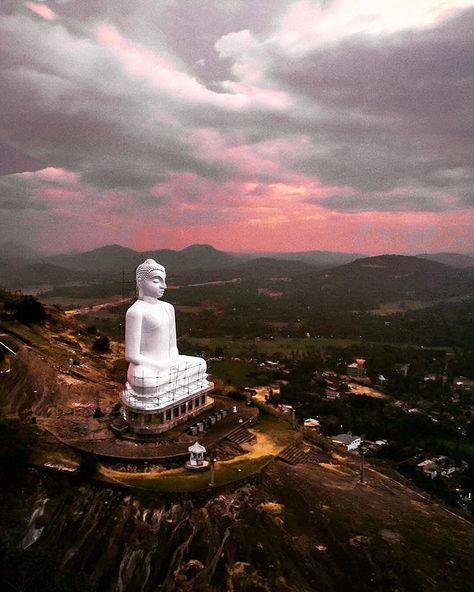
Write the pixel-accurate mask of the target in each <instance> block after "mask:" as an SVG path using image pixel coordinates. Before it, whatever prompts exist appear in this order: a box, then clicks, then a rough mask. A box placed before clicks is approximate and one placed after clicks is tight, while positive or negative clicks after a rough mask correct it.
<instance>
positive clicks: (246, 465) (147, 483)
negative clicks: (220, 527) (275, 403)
mask: <svg viewBox="0 0 474 592" xmlns="http://www.w3.org/2000/svg"><path fill="white" fill-rule="evenodd" d="M250 431H251V432H252V433H253V434H254V435H255V436H256V438H257V441H256V443H255V444H253V445H246V446H245V449H246V454H243V455H241V456H238V457H236V458H233V459H231V460H227V461H221V462H219V461H218V462H217V463H216V470H215V485H216V487H218V486H222V485H227V484H228V483H232V482H234V481H239V480H241V479H245V478H246V477H249V476H251V475H253V474H255V473H257V472H258V471H260V470H261V469H262V468H263V467H265V466H266V465H267V464H268V463H269V462H270V461H271V460H272V459H273V458H275V456H277V455H278V454H279V452H281V450H283V449H284V448H286V447H287V446H289V445H290V444H291V443H292V442H293V440H294V434H295V432H294V430H292V429H291V427H290V425H289V423H288V422H287V421H285V420H284V419H281V418H279V417H273V416H263V417H262V416H261V417H260V418H259V419H258V421H257V422H256V423H255V424H254V426H253V427H252V428H251V429H250ZM99 475H100V477H102V478H103V479H105V480H107V481H110V482H112V483H117V484H122V485H125V486H128V487H134V488H137V489H144V490H148V491H155V492H163V493H170V492H176V493H178V492H189V491H199V490H202V489H207V488H208V487H209V479H210V471H203V472H202V473H192V472H190V471H187V470H186V469H185V468H184V467H183V468H180V469H172V470H169V471H163V472H160V473H122V472H119V471H114V470H112V469H110V468H108V467H100V471H99Z"/></svg>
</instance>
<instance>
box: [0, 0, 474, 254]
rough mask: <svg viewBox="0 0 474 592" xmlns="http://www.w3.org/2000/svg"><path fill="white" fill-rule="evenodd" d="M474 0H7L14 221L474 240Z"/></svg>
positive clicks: (6, 154)
mask: <svg viewBox="0 0 474 592" xmlns="http://www.w3.org/2000/svg"><path fill="white" fill-rule="evenodd" d="M473 28H474V3H473V2H468V1H466V0H446V1H433V0H420V1H419V2H417V3H415V4H414V3H413V2H408V1H406V0H398V1H397V2H395V1H394V0H387V1H386V2H384V3H378V2H375V1H374V0H358V1H354V0H333V1H332V2H322V1H321V2H317V1H316V0H313V1H310V0H301V1H296V2H294V1H289V0H287V1H284V0H277V1H275V0H272V1H271V2H270V1H269V0H262V1H261V2H258V3H255V2H252V1H250V0H248V1H247V0H245V1H244V0H242V1H240V2H222V1H220V2H218V1H217V0H216V1H215V2H214V1H210V2H206V3H189V2H185V1H179V0H178V1H176V2H175V1H173V2H172V1H169V2H159V3H157V2H156V1H155V0H141V1H140V2H136V3H133V4H128V5H127V6H126V10H125V5H124V3H123V2H120V1H119V0H111V1H109V2H107V3H97V2H94V1H92V0H81V1H80V2H79V1H78V0H70V1H68V2H64V1H61V2H59V1H53V0H50V1H48V2H23V3H21V2H9V1H7V2H5V3H3V4H2V6H1V7H0V30H1V37H0V52H1V65H2V66H1V70H0V84H1V87H2V95H1V97H0V113H1V118H0V128H1V132H2V141H1V145H0V150H1V155H2V156H1V158H0V175H1V176H0V211H1V215H0V232H1V233H2V236H4V237H5V238H13V237H16V238H18V234H21V235H22V237H24V240H25V242H28V241H29V242H30V243H31V244H32V245H33V246H35V247H37V248H42V249H44V250H65V249H68V248H79V249H87V248H92V247H95V246H98V245H101V244H105V243H110V242H118V243H121V244H124V245H129V246H132V247H134V248H142V249H146V248H154V247H171V248H180V247H184V246H186V245H187V244H190V243H193V242H208V243H212V244H214V245H215V246H217V247H220V248H224V249H228V250H240V249H256V250H257V249H262V250H269V249H272V250H282V251H285V250H296V249H297V250H303V249H317V248H320V249H333V250H357V251H365V252H369V253H377V252H383V251H385V252H386V251H390V252H408V251H420V250H424V251H426V250H462V251H465V250H469V249H474V238H473V237H474V223H473V221H474V216H473V203H474V200H473V192H472V187H473V170H474V167H473V154H474V151H473V147H472V138H473V126H474V121H473V114H472V107H471V103H472V96H473V91H474V89H473V86H474V82H473V81H474V72H473V70H474V41H473V38H472V30H473Z"/></svg>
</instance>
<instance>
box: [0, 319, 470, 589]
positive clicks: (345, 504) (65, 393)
mask: <svg viewBox="0 0 474 592" xmlns="http://www.w3.org/2000/svg"><path fill="white" fill-rule="evenodd" d="M5 318H6V319H7V320H4V324H3V331H4V334H5V336H4V337H2V339H4V340H6V339H7V338H10V341H9V342H8V343H10V345H11V346H12V347H14V346H15V344H18V345H21V342H23V343H24V344H26V343H27V345H28V348H27V352H26V353H25V354H22V355H20V358H19V359H18V361H17V362H16V364H13V365H12V366H11V368H10V369H9V371H7V372H6V373H5V374H4V375H3V376H0V392H1V395H2V399H3V401H2V402H3V405H4V408H3V418H0V436H1V438H0V452H1V459H2V462H4V464H5V466H8V471H9V472H8V473H7V472H5V473H3V474H1V475H0V487H1V492H2V493H1V494H0V495H1V503H0V580H1V581H3V582H4V583H5V589H8V588H10V589H18V590H22V591H24V592H29V591H33V590H51V591H52V592H56V591H58V592H59V591H60V590H61V592H69V591H76V590H77V591H79V590H81V592H89V591H90V592H99V591H100V592H158V591H163V592H164V591H166V592H178V591H179V592H201V591H204V592H220V591H223V590H225V591H233V592H254V591H257V592H258V591H260V592H293V591H295V592H303V591H308V592H309V591H315V590H321V591H324V592H345V591H350V592H363V591H369V590H378V591H381V592H382V591H384V592H412V591H414V590H423V591H428V592H429V591H433V592H435V591H436V592H442V591H446V592H448V591H449V592H468V590H470V589H471V575H472V573H473V570H474V537H473V536H472V535H473V525H472V524H471V523H470V522H468V521H467V520H466V519H465V518H464V517H462V516H458V515H457V514H455V513H453V512H451V511H450V510H448V509H446V508H444V507H443V506H441V505H440V504H439V503H437V502H436V501H435V500H433V499H431V498H428V497H426V496H425V495H423V494H421V493H419V492H417V491H415V490H414V489H412V488H411V486H410V485H409V484H408V482H405V481H404V480H403V478H402V477H400V476H398V475H397V474H395V473H391V472H390V471H389V469H387V468H385V467H384V466H379V465H369V468H368V469H367V480H368V484H367V485H366V486H361V485H360V484H359V483H358V480H359V474H358V457H357V456H353V455H351V454H345V453H341V452H339V451H337V449H335V448H334V447H332V446H331V445H330V444H328V443H326V444H325V443H324V442H326V441H325V440H323V439H321V440H320V441H318V445H317V446H315V445H313V444H311V443H309V442H305V441H301V443H300V450H301V451H302V455H303V456H304V459H303V461H302V462H301V463H300V464H296V465H291V464H288V463H286V462H283V460H281V459H278V457H277V456H275V457H274V458H273V460H271V462H269V463H266V464H265V466H264V468H262V470H261V471H260V472H258V473H256V474H253V475H252V476H248V477H246V478H244V479H240V480H239V478H237V479H236V480H235V482H234V483H231V484H227V485H225V486H224V487H218V488H214V489H213V488H208V489H202V490H200V491H196V492H195V493H172V492H168V493H157V492H156V491H154V490H153V488H152V487H150V488H148V491H144V490H141V489H138V488H134V487H127V486H126V485H124V484H123V483H122V484H118V483H116V484H115V485H114V484H113V482H110V481H109V482H105V481H104V480H100V479H98V478H97V477H94V478H92V475H93V473H92V472H91V473H89V475H88V474H87V473H85V472H84V471H83V472H82V473H81V472H79V473H78V474H75V475H72V476H70V475H64V474H59V473H55V472H54V471H52V470H51V466H50V467H49V468H48V467H47V466H44V464H45V463H43V465H42V463H41V462H39V461H38V460H36V461H35V462H34V465H35V468H32V467H31V466H30V467H27V466H26V467H25V466H23V467H21V468H20V466H18V467H17V466H16V465H15V463H11V462H10V463H8V455H9V454H10V455H12V454H13V452H15V450H14V448H12V440H11V439H9V436H8V434H10V433H12V434H13V433H14V430H13V431H12V428H11V425H10V423H9V422H11V421H12V420H14V419H15V416H16V415H18V414H20V415H21V414H22V413H23V414H24V412H25V411H26V407H28V405H29V406H30V407H33V411H34V413H35V414H36V416H37V417H36V420H37V423H36V424H35V425H36V429H37V430H39V431H41V428H42V426H43V427H45V428H46V427H48V426H49V425H51V422H52V421H53V420H56V419H55V418H56V417H59V418H60V419H61V420H62V421H64V422H67V421H71V420H70V419H68V417H69V416H68V415H67V413H66V412H67V409H68V406H69V405H70V404H71V401H72V400H73V399H76V400H77V397H79V398H80V399H81V400H82V401H83V402H84V403H85V402H86V401H87V400H88V397H89V398H90V397H94V393H95V391H96V389H97V385H98V384H100V383H104V384H107V381H110V380H111V376H113V371H114V364H115V362H114V360H115V359H116V357H117V355H118V354H117V352H116V353H115V354H114V351H113V350H114V347H115V345H114V344H112V352H110V353H107V354H104V356H105V358H101V356H100V355H99V354H98V353H94V354H93V355H90V356H87V357H86V355H85V353H86V349H87V348H88V347H89V348H90V347H91V344H93V343H94V339H95V336H93V335H87V334H85V333H84V327H82V326H81V325H80V324H79V323H78V322H76V321H70V320H69V319H67V317H66V316H65V315H64V314H62V313H61V312H60V311H57V310H56V311H54V310H53V309H49V318H48V320H47V321H43V323H39V324H36V325H35V324H32V325H30V326H28V327H24V326H22V325H21V324H20V323H19V322H18V321H13V320H12V321H8V318H7V317H5ZM15 340H16V341H15ZM76 350H77V351H76ZM79 350H81V351H82V357H83V358H84V359H86V360H87V363H84V364H83V365H81V366H80V367H79V368H78V369H77V371H76V370H74V367H72V369H71V370H66V367H67V360H68V358H69V357H73V356H74V352H76V355H77V352H78V351H79ZM32 356H33V358H34V360H33V361H32V360H31V357H32ZM17 357H18V356H17ZM108 357H109V358H110V359H108ZM47 369H49V370H47ZM71 371H74V373H73V374H71V373H70V372H71ZM15 373H16V374H15ZM39 375H41V376H42V380H41V382H38V377H39ZM58 377H59V378H58ZM58 380H60V383H59V386H58V385H57V382H58ZM114 384H115V383H114V382H113V381H112V382H109V385H110V390H111V393H113V392H114V388H113V385H114ZM111 401H112V396H111ZM81 421H82V420H81ZM25 429H27V428H26V427H25ZM8 430H10V431H8ZM260 442H261V440H260ZM259 445H260V444H259V440H258V439H257V444H255V447H258V446H259ZM48 446H49V448H48V449H47V448H46V447H45V446H44V445H43V448H42V451H43V452H44V451H45V450H49V454H50V455H53V456H54V455H55V454H56V455H57V456H58V457H60V456H61V455H62V454H63V452H62V451H60V450H59V448H60V446H59V444H55V439H54V438H51V439H50V441H49V443H48ZM55 446H57V450H56V449H55ZM137 446H138V444H137ZM15 454H16V452H15ZM19 458H20V457H19ZM37 458H38V457H37ZM23 460H24V459H23ZM262 466H263V465H262ZM99 476H100V474H99ZM152 478H153V479H159V478H160V474H159V472H158V473H157V474H156V475H155V476H152Z"/></svg>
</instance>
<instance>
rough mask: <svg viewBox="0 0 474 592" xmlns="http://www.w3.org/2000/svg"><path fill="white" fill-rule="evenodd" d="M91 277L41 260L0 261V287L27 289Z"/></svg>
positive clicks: (84, 279)
mask: <svg viewBox="0 0 474 592" xmlns="http://www.w3.org/2000/svg"><path fill="white" fill-rule="evenodd" d="M90 279H91V275H90V274H88V273H86V272H82V271H74V270H71V269H66V268H64V267H60V266H59V265H53V264H51V263H41V262H37V263H36V262H35V263H30V262H25V261H24V260H22V262H21V264H20V263H19V262H16V261H13V260H10V261H7V262H1V261H0V287H2V288H15V289H19V290H21V289H28V288H30V287H33V286H39V285H42V284H53V285H56V284H64V283H69V282H81V281H83V282H84V281H88V280H90Z"/></svg>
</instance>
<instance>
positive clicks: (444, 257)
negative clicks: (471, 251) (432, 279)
mask: <svg viewBox="0 0 474 592" xmlns="http://www.w3.org/2000/svg"><path fill="white" fill-rule="evenodd" d="M417 257H420V258H421V259H429V260H431V261H437V262H438V263H444V264H445V265H450V266H451V267H459V268H465V267H474V257H473V256H470V255H463V254H461V253H422V254H421V255H417Z"/></svg>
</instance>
